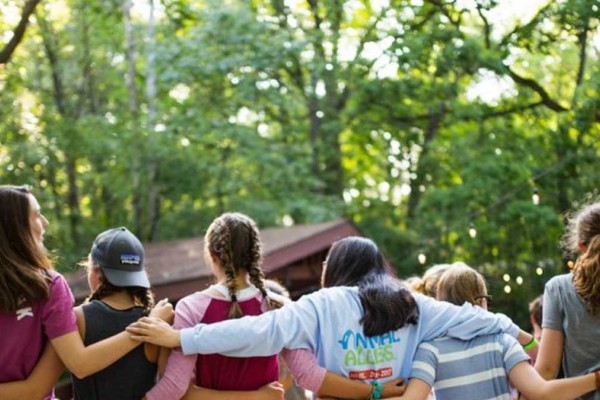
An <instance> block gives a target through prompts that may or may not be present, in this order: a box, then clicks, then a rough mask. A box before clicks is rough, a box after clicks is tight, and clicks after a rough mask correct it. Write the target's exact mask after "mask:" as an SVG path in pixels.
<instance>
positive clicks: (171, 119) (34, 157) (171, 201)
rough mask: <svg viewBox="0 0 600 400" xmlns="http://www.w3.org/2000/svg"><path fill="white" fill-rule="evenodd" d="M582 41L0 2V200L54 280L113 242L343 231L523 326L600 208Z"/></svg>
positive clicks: (581, 35) (244, 1)
mask: <svg viewBox="0 0 600 400" xmlns="http://www.w3.org/2000/svg"><path fill="white" fill-rule="evenodd" d="M29 15H30V18H29V24H28V25H27V27H26V30H25V29H21V28H24V27H25V24H23V23H21V24H20V21H23V20H24V21H26V20H27V18H26V17H27V16H29ZM23 16H25V19H23ZM599 21H600V4H599V3H598V1H597V0H560V1H558V0H557V1H551V0H548V1H544V0H520V1H519V0H238V1H233V0H218V1H215V0H195V1H194V0H160V1H159V0H139V1H134V2H131V1H128V0H123V1H118V0H102V1H89V0H48V1H40V0H0V49H1V52H0V93H1V95H0V96H1V97H0V182H2V183H12V184H29V185H31V186H33V187H34V190H35V192H36V195H37V196H38V198H39V200H40V203H41V204H42V207H43V208H44V210H45V214H46V216H47V217H48V219H49V220H50V227H49V230H48V234H47V246H48V247H49V248H50V249H55V251H56V254H57V256H58V257H59V268H61V269H62V270H68V269H70V268H73V265H74V263H75V262H76V261H77V260H78V259H80V258H81V257H82V256H85V255H86V254H87V252H88V250H89V249H88V247H89V245H90V243H91V242H92V240H93V238H94V237H95V235H96V234H97V233H98V232H100V231H101V230H103V229H105V228H107V227H112V226H117V225H126V226H128V227H130V229H132V230H133V231H135V232H136V233H137V234H138V235H139V236H140V237H141V238H143V240H144V241H158V240H167V239H171V238H181V237H190V236H198V235H202V234H203V233H204V231H205V229H206V227H207V224H208V223H209V222H210V221H211V220H212V219H213V218H214V217H215V216H217V215H218V214H219V213H221V212H223V211H232V210H236V211H241V212H245V213H247V214H249V215H251V216H252V217H253V218H255V219H256V220H257V222H258V223H259V225H260V226H261V227H267V226H275V225H290V224H302V223H311V222H318V221H326V220H332V219H337V218H341V217H344V218H348V219H350V220H352V221H353V222H354V223H355V224H356V225H357V226H358V227H359V228H360V229H361V230H362V232H363V233H364V234H365V235H367V236H370V237H372V238H373V239H375V240H376V241H377V242H378V243H379V244H380V245H381V246H382V248H383V249H384V251H385V253H386V255H387V256H388V257H389V259H390V260H391V261H392V262H393V264H394V266H395V267H396V268H397V270H398V273H399V274H400V275H401V276H404V277H407V276H411V275H415V274H421V273H422V272H423V270H424V268H425V267H427V266H429V265H431V264H433V263H440V262H450V261H457V260H463V261H465V262H467V263H468V264H470V265H473V266H476V267H478V268H479V269H480V270H481V271H483V272H484V273H485V274H486V276H487V277H488V280H489V283H490V286H491V288H492V293H493V294H494V295H495V299H494V300H495V304H494V309H496V310H501V311H504V312H506V313H507V314H509V315H512V316H514V317H516V318H517V320H520V321H521V323H523V322H522V321H524V316H525V315H526V308H527V305H526V303H527V301H529V300H531V299H532V298H533V297H535V296H536V295H537V294H539V293H541V292H542V290H543V283H544V282H545V281H546V280H547V279H548V278H549V277H551V276H552V275H554V274H556V273H559V272H564V271H566V260H564V259H562V257H561V253H560V250H559V248H558V242H559V239H560V236H561V233H562V231H563V224H564V216H565V213H566V212H567V211H569V210H572V209H573V208H574V207H576V206H577V204H579V203H581V202H583V201H586V199H587V200H589V198H590V197H591V196H595V195H596V194H597V190H598V189H597V188H598V187H599V186H600V185H599V184H600V174H599V173H598V166H599V165H600V164H599V162H598V161H599V157H600V95H599V94H600V63H599V56H600V28H599ZM534 194H535V195H536V196H537V197H536V198H535V199H534V198H533V195H534ZM538 199H539V201H537V200H538ZM534 200H535V201H534Z"/></svg>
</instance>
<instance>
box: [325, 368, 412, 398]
mask: <svg viewBox="0 0 600 400" xmlns="http://www.w3.org/2000/svg"><path fill="white" fill-rule="evenodd" d="M402 382H403V379H402V378H398V379H394V380H392V381H390V382H387V383H385V384H383V391H382V392H381V398H388V397H394V396H401V395H402V394H403V393H404V391H405V390H406V386H404V385H402ZM372 391H373V386H372V385H370V384H368V383H364V382H362V381H356V380H352V379H349V378H345V377H343V376H340V375H337V374H334V373H333V372H329V371H328V372H327V374H326V375H325V379H324V380H323V384H322V385H321V388H320V389H319V391H318V393H317V394H318V396H319V397H336V398H344V399H358V400H360V399H368V398H370V397H371V392H372Z"/></svg>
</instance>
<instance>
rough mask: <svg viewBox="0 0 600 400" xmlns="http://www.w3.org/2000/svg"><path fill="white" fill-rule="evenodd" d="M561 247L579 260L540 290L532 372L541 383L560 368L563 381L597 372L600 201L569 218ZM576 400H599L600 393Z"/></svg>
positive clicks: (599, 384)
mask: <svg viewBox="0 0 600 400" xmlns="http://www.w3.org/2000/svg"><path fill="white" fill-rule="evenodd" d="M562 247H563V250H564V252H565V256H567V257H568V258H569V257H571V256H577V255H578V258H577V261H576V262H575V265H574V266H573V268H572V270H571V272H569V273H567V274H563V275H558V276H555V277H554V278H552V279H550V280H549V281H548V282H547V283H546V287H545V289H544V300H543V304H544V307H543V312H542V340H541V342H540V350H539V353H538V357H537V359H536V362H535V369H537V370H538V371H539V373H540V375H542V377H544V378H545V379H554V378H555V377H556V376H557V374H558V372H559V370H560V367H561V363H562V368H563V372H564V375H565V377H572V376H577V375H581V374H583V373H585V372H590V371H593V370H595V369H597V367H598V364H597V363H598V360H600V346H598V335H599V334H600V202H596V203H592V204H587V205H585V206H583V207H582V208H581V209H580V210H578V211H577V212H576V213H575V214H573V215H571V216H570V218H569V220H568V225H567V228H566V231H565V234H564V236H563V240H562ZM598 386H599V387H600V380H599V381H598ZM580 399H585V400H591V399H594V400H599V399H600V391H596V392H594V393H589V394H587V395H584V396H582V397H580Z"/></svg>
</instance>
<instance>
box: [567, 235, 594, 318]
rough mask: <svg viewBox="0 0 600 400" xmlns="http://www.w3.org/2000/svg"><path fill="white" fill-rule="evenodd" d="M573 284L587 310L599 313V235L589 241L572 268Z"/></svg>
mask: <svg viewBox="0 0 600 400" xmlns="http://www.w3.org/2000/svg"><path fill="white" fill-rule="evenodd" d="M573 276H574V278H573V284H574V286H575V290H576V291H577V294H579V296H580V297H581V298H582V299H583V301H584V303H585V304H586V305H587V308H588V310H589V311H590V312H591V313H592V314H594V315H596V314H598V313H599V312H600V235H596V236H594V237H593V238H592V240H590V242H589V243H588V246H587V251H586V252H585V254H582V255H581V256H580V257H579V258H578V259H577V262H576V263H575V266H574V267H573Z"/></svg>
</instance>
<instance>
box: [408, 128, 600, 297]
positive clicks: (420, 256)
mask: <svg viewBox="0 0 600 400" xmlns="http://www.w3.org/2000/svg"><path fill="white" fill-rule="evenodd" d="M599 142H600V138H598V139H596V140H594V141H592V142H591V143H590V146H589V147H588V151H594V152H596V149H594V148H590V147H593V145H594V144H597V143H599ZM580 156H581V153H577V152H574V153H572V154H569V156H567V157H565V158H564V159H563V160H561V161H559V162H557V163H555V164H554V165H552V166H550V167H548V168H546V169H544V170H542V171H540V172H539V173H537V174H536V175H534V176H533V177H531V178H529V179H528V180H527V181H525V182H523V183H521V184H519V185H517V186H516V187H515V188H514V189H512V190H510V191H508V192H506V193H505V194H504V195H503V196H502V197H500V198H499V199H498V200H496V201H495V202H494V203H491V204H489V205H488V206H487V207H485V208H484V209H482V210H479V211H476V212H471V213H470V214H469V215H468V217H467V221H468V225H467V226H468V228H467V230H466V232H467V234H468V236H469V237H470V238H471V239H475V238H476V237H477V233H478V232H477V229H476V225H475V222H474V221H475V220H476V219H477V217H479V216H481V215H484V214H489V213H490V212H491V211H493V210H494V209H496V208H498V207H500V206H502V205H505V204H507V203H508V202H510V201H511V200H512V199H514V198H515V197H516V196H518V195H521V194H522V192H523V191H524V190H528V191H530V192H531V201H532V203H533V204H534V205H536V206H538V205H540V202H541V200H542V199H541V195H540V189H539V188H538V186H537V185H536V183H537V182H539V181H540V180H541V179H542V178H544V177H545V176H547V175H550V174H552V173H555V172H557V171H559V170H561V169H563V168H564V167H565V166H566V165H567V164H568V163H570V162H572V161H573V160H574V159H575V158H576V157H580ZM435 241H436V240H432V239H428V240H424V239H421V243H422V245H421V246H419V248H418V249H416V250H415V251H414V252H413V256H414V254H416V258H417V261H418V263H419V264H420V265H423V266H424V265H425V263H426V262H427V259H428V257H427V252H426V247H427V246H425V245H423V243H429V244H431V243H435ZM535 273H536V275H538V276H541V275H543V273H544V269H543V263H539V264H538V266H537V267H536V269H535ZM502 280H503V281H504V282H505V283H506V285H505V286H504V292H505V293H507V294H509V293H511V291H512V288H511V286H510V282H511V280H512V278H511V276H510V275H509V274H508V273H505V274H503V276H502ZM514 282H515V283H516V284H517V285H519V286H520V285H522V284H523V277H522V276H516V278H515V279H514Z"/></svg>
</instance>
